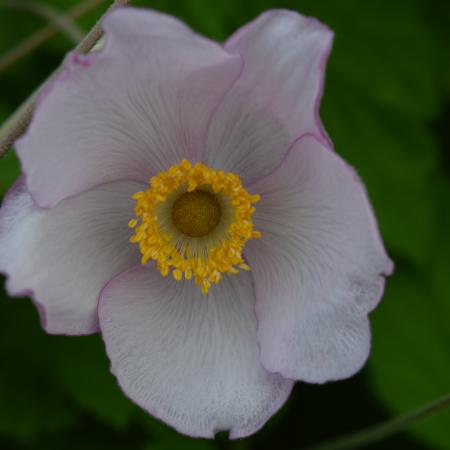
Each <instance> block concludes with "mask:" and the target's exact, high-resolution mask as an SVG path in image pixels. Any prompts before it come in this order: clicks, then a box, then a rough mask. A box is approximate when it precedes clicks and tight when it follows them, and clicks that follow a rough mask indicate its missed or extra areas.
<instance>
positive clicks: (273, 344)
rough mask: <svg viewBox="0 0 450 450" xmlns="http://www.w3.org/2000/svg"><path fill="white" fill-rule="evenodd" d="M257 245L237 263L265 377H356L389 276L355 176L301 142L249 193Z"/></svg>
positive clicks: (313, 143) (310, 142)
mask: <svg viewBox="0 0 450 450" xmlns="http://www.w3.org/2000/svg"><path fill="white" fill-rule="evenodd" d="M249 190H250V191H251V192H254V193H258V194H260V195H261V198H262V200H261V202H260V203H259V204H258V205H257V208H256V212H255V215H254V222H255V227H256V229H258V230H260V231H261V232H262V239H260V240H258V241H255V240H253V241H250V242H249V243H248V245H247V247H246V258H247V259H248V261H249V264H250V265H251V267H252V273H253V276H254V280H255V291H256V313H257V317H258V340H259V343H260V346H261V359H262V362H263V365H264V367H266V369H267V370H270V371H274V372H279V373H281V374H282V375H283V376H285V377H288V378H291V379H297V380H303V381H307V382H317V383H323V382H326V381H329V380H336V379H340V378H346V377H349V376H351V375H352V374H354V373H355V372H356V371H358V370H359V369H360V368H361V366H362V365H363V364H364V362H365V361H366V359H367V356H368V353H369V350H370V329H369V322H368V319H367V314H368V313H369V312H370V311H371V310H372V309H373V308H374V307H375V306H376V305H377V303H378V301H379V300H380V298H381V296H382V292H383V288H384V282H385V279H384V276H385V275H387V274H390V273H391V271H392V269H393V266H392V262H391V261H390V260H389V258H388V256H387V254H386V252H385V249H384V247H383V243H382V241H381V239H380V236H379V233H378V230H377V226H376V223H375V219H374V216H373V213H372V209H371V207H370V204H369V201H368V199H367V195H366V192H365V189H364V187H363V185H362V183H361V181H360V180H359V179H358V177H357V175H356V173H355V172H354V171H353V170H352V169H351V168H350V167H349V166H347V165H346V163H345V162H343V161H342V160H341V159H340V158H339V156H337V155H336V154H335V153H334V152H330V151H329V150H328V149H327V148H325V147H324V146H323V145H322V144H321V143H320V142H319V141H318V140H317V139H315V138H314V137H312V136H305V137H303V138H301V139H299V140H298V141H297V142H296V143H295V145H294V146H293V148H292V149H291V150H290V152H289V153H288V155H287V157H286V159H285V161H284V162H283V164H282V165H281V166H280V167H279V168H278V169H277V170H276V171H275V172H274V173H272V174H271V175H270V176H268V177H266V178H265V179H263V180H260V181H258V182H257V183H255V184H254V185H253V186H251V187H250V188H249Z"/></svg>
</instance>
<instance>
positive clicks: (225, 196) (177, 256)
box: [129, 160, 261, 294]
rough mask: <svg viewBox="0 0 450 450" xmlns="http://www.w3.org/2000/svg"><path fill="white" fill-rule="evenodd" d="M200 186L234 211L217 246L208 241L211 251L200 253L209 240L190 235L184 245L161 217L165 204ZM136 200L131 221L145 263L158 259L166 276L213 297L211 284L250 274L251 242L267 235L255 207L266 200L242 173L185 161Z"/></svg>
mask: <svg viewBox="0 0 450 450" xmlns="http://www.w3.org/2000/svg"><path fill="white" fill-rule="evenodd" d="M198 188H201V189H207V190H209V191H210V192H212V193H213V194H215V195H217V198H218V199H220V201H221V207H222V208H223V209H224V210H226V209H227V208H228V210H230V211H231V213H232V214H231V216H230V217H231V219H230V220H229V223H228V224H227V226H226V227H225V228H224V232H223V233H219V236H215V237H214V239H212V242H209V241H208V240H207V239H206V240H204V241H205V242H208V244H207V251H206V252H204V251H199V244H200V243H201V241H202V239H203V238H195V239H189V237H188V236H184V239H183V240H182V242H183V243H182V244H180V239H178V237H177V236H176V235H175V234H176V233H174V231H173V227H172V228H170V227H166V226H165V225H164V221H163V220H161V214H160V213H159V211H161V205H164V204H165V203H167V202H171V201H172V202H173V197H174V194H176V195H178V196H179V195H182V194H183V193H185V192H193V191H194V190H196V189H198ZM133 199H135V200H136V205H135V213H136V218H135V219H132V220H131V221H130V222H129V227H131V228H133V229H134V235H133V236H132V237H131V239H130V242H133V243H137V244H138V245H139V248H140V251H141V254H142V260H141V261H142V264H143V265H146V264H147V263H148V262H149V261H150V260H154V261H155V262H156V265H157V267H158V269H159V271H160V272H161V274H162V275H163V276H167V275H168V274H169V272H170V271H172V276H173V277H174V278H175V280H177V281H180V280H182V279H183V278H185V279H187V280H190V279H191V278H194V281H195V283H196V284H197V285H200V286H201V291H202V293H203V294H207V293H208V290H209V288H210V286H211V283H218V282H219V281H220V280H221V279H222V274H236V273H239V269H242V270H250V267H249V266H248V265H247V264H246V263H245V261H244V259H243V258H242V251H243V249H244V247H245V244H246V243H247V241H248V240H250V239H252V238H259V237H261V233H260V232H259V231H255V230H254V229H253V222H252V215H253V213H254V211H255V208H254V207H253V203H256V202H258V201H259V199H260V196H259V195H251V194H249V193H248V192H247V191H246V189H245V188H244V187H243V186H242V182H241V180H240V178H239V176H237V175H236V174H233V173H225V172H223V171H218V170H215V169H212V168H210V167H207V166H206V165H205V164H203V163H197V164H195V165H192V164H191V163H190V162H189V161H187V160H182V161H181V163H180V164H179V165H174V166H172V167H170V169H169V170H167V171H166V172H160V173H159V174H158V175H157V176H154V177H152V178H151V179H150V185H149V188H148V189H147V190H146V191H142V192H137V193H136V194H134V195H133Z"/></svg>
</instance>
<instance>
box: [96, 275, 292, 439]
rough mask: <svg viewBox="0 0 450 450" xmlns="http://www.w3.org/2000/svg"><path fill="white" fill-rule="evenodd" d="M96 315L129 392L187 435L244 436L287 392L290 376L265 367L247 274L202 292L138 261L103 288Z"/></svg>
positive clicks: (251, 290)
mask: <svg viewBox="0 0 450 450" xmlns="http://www.w3.org/2000/svg"><path fill="white" fill-rule="evenodd" d="M99 317H100V327H101V331H102V334H103V338H104V340H105V343H106V347H107V352H108V355H109V357H110V359H111V364H112V366H111V367H112V371H113V373H114V374H115V375H116V376H117V378H118V381H119V383H120V385H121V387H122V389H123V390H124V392H125V393H126V394H127V395H128V396H129V397H130V398H131V399H132V400H133V401H135V402H136V403H137V404H139V405H140V406H141V407H142V408H144V409H146V410H147V411H149V412H150V413H151V414H152V415H154V416H156V417H158V418H159V419H161V420H163V421H164V422H167V423H168V424H170V425H171V426H173V427H174V428H176V429H177V430H178V431H179V432H181V433H185V434H188V435H191V436H194V437H207V438H212V437H213V436H214V434H215V433H216V432H217V431H221V430H231V432H230V437H231V438H239V437H244V436H247V435H249V434H252V433H254V432H255V431H257V430H258V429H259V428H260V427H261V426H262V425H263V424H264V423H265V422H266V421H267V420H268V419H269V418H270V417H271V416H272V414H274V413H275V412H276V410H277V409H278V408H279V407H280V406H281V405H282V404H283V403H284V402H285V400H286V398H287V397H288V395H289V393H290V390H291V387H292V382H291V381H289V380H285V379H283V378H282V377H280V376H279V375H275V374H269V373H268V372H266V371H265V370H264V369H263V367H262V366H261V364H260V361H259V352H258V347H257V343H256V320H255V317H254V313H253V289H252V284H251V277H250V276H249V274H247V273H244V274H240V275H239V276H235V277H229V278H227V279H225V280H223V281H222V282H221V283H219V285H217V286H216V285H214V286H213V287H212V288H211V290H210V293H209V295H208V296H207V297H204V296H202V294H201V293H200V290H199V288H198V286H195V284H194V283H193V282H192V281H189V282H175V281H174V280H173V279H172V278H170V277H167V278H163V277H161V275H160V274H159V273H158V272H157V271H156V270H155V269H153V268H150V269H146V268H143V267H138V268H136V269H133V270H131V271H127V272H125V273H123V274H121V275H119V276H117V277H116V278H114V279H113V280H112V281H111V282H110V283H109V284H108V285H107V286H106V288H105V289H104V291H103V293H102V295H101V299H100V306H99Z"/></svg>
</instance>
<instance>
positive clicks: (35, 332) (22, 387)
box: [0, 294, 77, 442]
mask: <svg viewBox="0 0 450 450" xmlns="http://www.w3.org/2000/svg"><path fill="white" fill-rule="evenodd" d="M0 317H1V318H3V320H2V326H1V327H0V354H1V355H2V368H1V370H0V435H1V436H6V437H9V438H13V439H15V440H18V441H20V442H28V441H30V440H32V439H33V438H34V437H36V436H37V435H38V434H41V433H44V432H56V431H59V430H63V429H66V428H68V427H70V426H72V425H73V424H74V423H75V421H76V418H77V415H76V412H75V411H74V410H73V408H71V405H70V403H69V402H68V399H67V397H65V396H64V394H63V392H62V391H61V389H59V388H58V387H57V386H55V383H54V379H53V375H52V372H51V370H49V367H48V366H47V365H46V364H45V362H44V361H43V360H42V359H41V358H40V357H39V356H38V355H36V353H35V352H34V351H33V345H36V343H38V342H41V343H42V338H43V337H44V336H43V333H42V332H41V331H40V329H39V327H38V324H37V322H38V320H37V313H36V311H35V309H34V307H33V306H32V305H31V303H30V302H29V301H27V300H24V299H18V300H11V299H5V298H2V295H1V294H0ZM5 319H6V320H5ZM38 345H39V344H38Z"/></svg>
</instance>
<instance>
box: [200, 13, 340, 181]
mask: <svg viewBox="0 0 450 450" xmlns="http://www.w3.org/2000/svg"><path fill="white" fill-rule="evenodd" d="M332 39H333V33H332V32H331V31H330V30H329V29H328V28H327V27H325V26H324V25H322V24H321V23H319V22H318V21H317V20H315V19H312V18H310V17H304V16H301V15H299V14H297V13H295V12H290V11H281V10H275V11H269V12H266V13H264V14H262V15H261V16H260V17H258V18H257V19H256V20H254V21H253V22H251V23H250V24H248V25H246V26H244V27H243V28H242V29H241V30H239V31H238V32H237V33H235V34H234V35H233V36H232V37H231V38H230V39H229V40H228V41H227V43H226V44H225V48H226V50H228V51H229V52H231V53H235V54H239V55H241V56H242V58H243V60H244V70H243V73H242V75H241V77H240V78H239V79H238V80H237V82H236V83H235V84H234V85H233V87H232V89H231V91H230V92H229V93H228V94H227V95H226V96H225V98H224V100H223V102H222V103H221V105H220V107H219V108H218V110H217V111H216V112H215V114H214V116H213V118H212V121H211V124H210V127H209V132H208V141H207V149H206V159H207V161H208V162H209V163H210V164H211V165H213V166H215V167H220V168H222V169H223V170H226V171H231V172H235V173H237V174H238V175H240V176H241V177H242V178H243V180H244V182H245V183H249V182H251V181H254V180H255V179H256V178H257V177H260V176H262V175H267V174H268V173H270V171H271V170H273V169H274V168H275V167H276V166H277V165H278V164H279V163H280V161H281V160H282V158H283V157H284V156H285V154H286V153H287V150H288V148H289V146H290V144H291V143H292V142H293V141H294V140H295V139H297V138H298V137H299V136H301V135H303V134H305V133H312V134H315V135H317V136H318V137H320V139H322V140H324V141H328V138H327V136H326V133H325V131H324V130H323V127H322V125H321V122H320V119H319V102H320V98H321V95H322V89H323V83H324V72H325V65H326V60H327V57H328V53H329V51H330V48H331V44H332Z"/></svg>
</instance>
